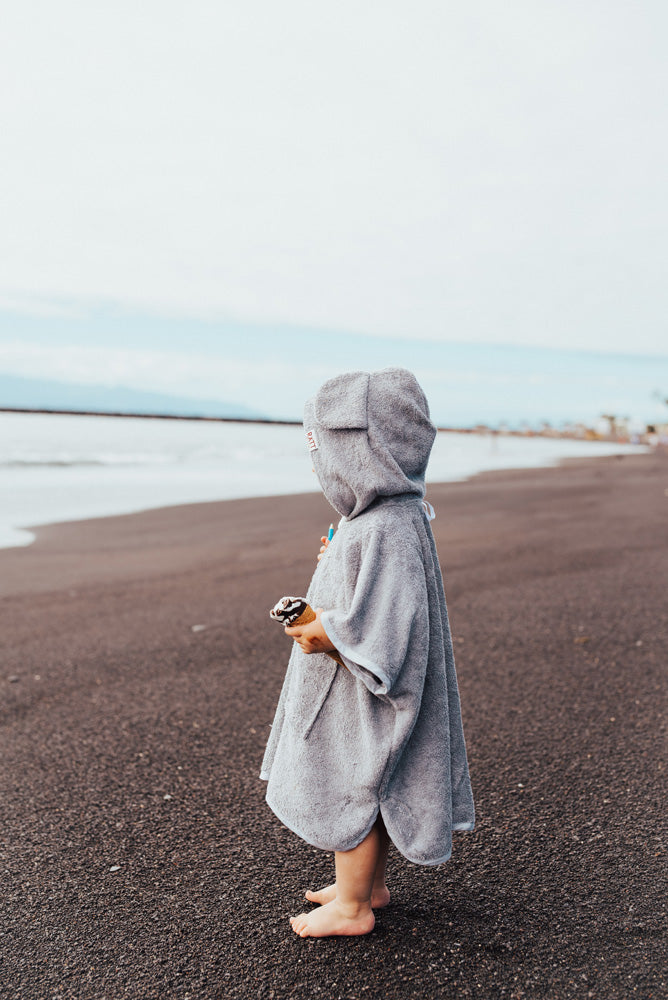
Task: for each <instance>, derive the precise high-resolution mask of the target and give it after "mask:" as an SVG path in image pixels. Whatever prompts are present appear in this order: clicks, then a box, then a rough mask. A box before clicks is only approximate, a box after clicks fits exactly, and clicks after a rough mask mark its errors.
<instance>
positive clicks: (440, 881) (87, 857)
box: [0, 454, 668, 1000]
mask: <svg viewBox="0 0 668 1000" xmlns="http://www.w3.org/2000/svg"><path fill="white" fill-rule="evenodd" d="M667 489H668V457H667V456H665V455H661V454H654V455H648V456H642V455H641V456H631V457H623V458H614V457H613V458H601V459H596V460H590V461H572V462H569V463H566V464H564V465H562V466H560V467H559V468H553V469H546V470H540V469H539V470H530V471H518V472H503V473H498V472H497V473H485V474H482V475H479V476H477V477H476V478H475V479H473V480H471V481H469V482H465V483H451V484H445V485H442V486H438V487H431V488H430V490H429V499H430V500H431V502H432V503H433V504H434V506H435V507H436V511H437V519H436V521H434V522H433V527H434V531H435V534H436V539H437V543H438V547H439V552H440V556H441V561H442V565H443V570H444V576H445V582H446V594H447V598H448V605H449V610H450V617H451V624H452V630H453V635H454V641H455V651H456V656H457V668H458V674H459V684H460V690H461V697H462V708H463V716H464V725H465V731H466V736H467V742H468V748H469V758H470V766H471V777H472V782H473V788H474V794H475V797H476V807H477V828H476V830H475V832H474V833H470V834H457V835H456V836H455V844H454V854H453V858H452V860H451V861H450V862H448V863H447V864H446V865H443V866H440V867H436V868H420V867H418V866H414V865H411V864H409V863H407V862H406V861H405V860H404V859H403V858H401V857H400V856H399V855H397V853H396V851H394V850H392V851H391V854H390V866H389V885H390V888H391V890H392V893H393V899H392V902H391V904H390V906H388V907H387V908H386V909H384V910H380V911H378V913H377V923H376V928H375V930H374V931H373V933H372V934H370V935H369V936H368V937H363V938H338V939H336V938H330V939H322V940H314V939H301V938H298V937H297V936H296V935H295V934H294V933H293V932H292V930H291V929H290V924H289V922H288V917H289V915H291V914H295V913H299V912H300V911H302V910H303V909H308V908H310V904H308V903H305V902H304V901H303V892H304V890H305V889H306V888H308V887H312V888H319V887H321V886H322V885H325V884H327V882H328V881H330V876H331V870H332V863H333V859H332V858H331V857H329V856H327V855H325V854H323V853H322V852H320V851H317V850H314V849H312V848H310V847H309V846H308V845H306V844H304V843H303V842H301V841H300V840H299V839H298V838H297V837H295V836H294V835H293V834H292V833H290V832H289V831H288V830H286V829H284V828H283V827H282V826H281V825H280V823H279V822H278V820H277V819H276V818H275V817H274V816H273V814H272V813H271V812H270V810H269V809H268V807H267V806H266V804H265V802H264V791H265V785H264V783H263V782H260V781H259V779H258V772H259V767H260V762H261V760H262V755H263V750H264V746H265V742H266V739H267V734H268V727H269V724H270V722H271V719H272V717H273V713H274V709H275V706H276V701H277V698H278V693H279V690H280V686H281V682H282V679H283V674H284V670H285V666H286V663H287V656H288V652H289V642H288V640H286V638H285V636H284V635H283V633H282V631H281V629H279V628H277V627H276V625H275V623H274V622H272V621H271V620H270V619H269V616H268V610H269V608H271V607H272V606H273V605H274V604H275V602H276V601H277V600H278V598H279V597H280V596H281V595H282V594H286V593H295V594H299V593H303V592H305V591H306V587H307V584H308V581H309V579H310V575H311V573H312V571H313V568H314V566H315V563H316V555H317V552H318V549H319V547H320V536H321V535H322V534H323V532H324V531H326V528H327V525H328V524H329V522H330V521H331V519H332V516H331V509H330V508H329V506H328V505H327V504H326V502H325V501H324V499H322V498H320V497H318V496H315V495H304V496H299V497H292V498H291V497H279V498H273V499H259V500H258V499H255V500H251V501H230V502H226V503H211V504H197V505H189V506H182V507H173V508H168V509H164V510H158V511H150V512H146V513H140V514H133V515H127V516H124V517H116V518H107V519H101V520H95V521H86V522H80V523H73V524H67V525H54V526H51V527H47V528H41V529H39V531H38V536H37V541H36V542H35V543H34V544H33V545H32V546H29V547H28V548H19V549H8V550H2V551H0V616H1V628H0V697H1V703H0V704H1V709H0V715H1V726H0V757H1V760H2V769H1V778H0V782H1V783H0V829H1V843H0V870H1V872H2V882H1V886H2V891H1V893H0V900H1V903H0V906H1V907H2V911H3V912H2V920H1V922H0V996H1V997H3V998H5V997H7V998H12V1000H24V998H26V1000H27V998H30V1000H89V998H96V1000H102V998H106V1000H121V998H126V997H132V998H156V1000H157V998H160V1000H172V998H180V1000H188V998H189V1000H214V998H216V1000H226V998H237V997H238V998H247V997H248V998H258V1000H270V998H275V1000H279V998H280V1000H283V998H296V1000H318V998H322V1000H337V998H346V1000H353V998H356V1000H371V998H378V1000H380V998H383V1000H399V998H416V1000H418V998H419V1000H425V998H450V997H452V998H455V997H456V998H460V997H477V998H480V1000H487V998H527V1000H540V998H545V1000H559V998H578V1000H579V998H589V997H594V998H597V1000H599V998H600V1000H616V998H619V1000H622V998H624V1000H627V998H630V997H637V998H642V1000H649V998H656V1000H658V998H663V997H666V996H668V982H667V974H666V965H667V963H666V959H667V957H668V955H667V948H666V913H665V910H666V899H667V893H666V888H667V887H666V879H665V874H666V868H667V864H666V826H667V820H666V815H667V810H666V801H667V797H666V729H665V710H666V691H667V677H666V675H667V670H666V665H667V663H668V636H667V632H668V624H667V619H668V612H667V601H666V593H667V592H668V495H667V494H666V490H667Z"/></svg>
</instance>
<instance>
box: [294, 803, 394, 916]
mask: <svg viewBox="0 0 668 1000" xmlns="http://www.w3.org/2000/svg"><path fill="white" fill-rule="evenodd" d="M376 826H377V827H378V832H379V834H380V850H379V853H378V863H377V864H376V871H375V873H374V878H373V886H372V888H371V906H372V908H373V909H374V910H380V909H381V908H382V907H383V906H387V904H388V903H389V901H390V890H389V889H388V888H387V886H386V885H385V872H386V868H387V852H388V850H389V847H390V838H389V835H388V832H387V830H386V829H385V824H384V823H383V818H382V816H381V815H380V813H378V818H377V819H376ZM305 895H306V898H307V899H308V900H309V902H311V903H321V904H322V905H323V906H324V904H325V903H329V902H331V900H332V899H334V898H335V897H336V882H333V883H332V885H328V886H325V888H324V889H319V890H318V891H317V892H313V890H311V889H307V890H306V893H305Z"/></svg>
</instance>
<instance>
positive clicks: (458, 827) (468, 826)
mask: <svg viewBox="0 0 668 1000" xmlns="http://www.w3.org/2000/svg"><path fill="white" fill-rule="evenodd" d="M264 774H266V772H265V771H263V772H262V773H261V774H260V779H261V780H262V781H268V776H267V777H263V775H264ZM265 798H266V797H265ZM266 802H267V805H268V806H269V808H270V809H271V811H272V812H273V814H274V815H275V816H276V818H277V819H278V820H280V822H281V823H282V824H283V826H284V827H286V828H287V829H288V830H290V831H291V832H292V833H294V834H296V835H297V836H298V837H300V838H301V839H302V840H303V841H305V842H306V843H307V844H310V845H311V847H317V848H318V850H319V851H329V852H332V851H333V852H335V853H338V852H341V853H345V852H346V851H352V850H353V848H355V847H359V845H360V844H361V843H362V841H363V840H364V838H365V837H367V836H368V835H369V834H370V833H371V830H372V828H373V825H374V823H375V822H376V819H377V818H378V815H379V813H380V814H381V815H382V810H381V809H380V807H379V808H378V809H376V812H375V814H374V817H373V819H372V820H371V823H370V824H369V826H368V827H367V829H366V831H365V832H364V833H363V834H362V836H361V837H359V839H356V840H355V843H354V844H351V845H350V846H349V847H331V846H329V845H325V844H322V843H318V841H317V840H314V839H313V838H312V837H310V836H309V837H307V836H306V834H305V833H304V832H303V831H302V830H299V829H298V828H297V827H296V826H295V825H294V824H292V823H288V821H287V820H286V819H285V818H284V817H283V816H282V815H281V814H280V812H279V811H278V809H276V806H274V805H272V804H271V802H270V801H269V799H268V798H266ZM474 826H475V824H474V823H457V824H455V825H454V826H453V827H451V829H452V831H453V833H454V832H456V831H462V830H473V828H474ZM390 839H391V838H390ZM391 842H392V845H393V846H394V847H395V848H396V850H398V851H399V848H398V847H397V846H396V844H395V843H394V841H391ZM399 853H400V854H401V855H402V857H404V858H405V859H406V861H410V863H411V864H413V865H425V866H433V865H443V864H445V862H446V861H449V860H450V858H451V857H452V847H451V848H450V850H449V851H448V853H447V854H444V855H443V856H442V857H440V858H436V859H434V860H429V861H425V859H424V858H415V857H411V856H410V855H408V854H406V853H405V851H404V850H401V851H399Z"/></svg>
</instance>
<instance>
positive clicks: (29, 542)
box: [0, 445, 652, 553]
mask: <svg viewBox="0 0 668 1000" xmlns="http://www.w3.org/2000/svg"><path fill="white" fill-rule="evenodd" d="M632 447H634V448H635V447H637V448H638V452H637V454H635V453H634V452H630V451H624V452H621V451H620V452H612V453H610V452H608V453H607V454H604V455H578V456H564V457H560V458H556V459H554V460H553V461H552V462H548V463H547V464H543V465H529V466H527V465H517V466H513V465H508V466H501V467H499V468H492V469H480V470H478V471H476V472H473V473H471V474H470V475H467V476H463V477H456V478H452V479H441V480H438V481H434V482H428V483H427V493H428V492H429V490H430V489H433V488H435V487H439V486H443V485H446V484H450V483H460V482H468V481H470V480H472V479H474V478H475V477H477V476H486V475H504V474H506V473H513V472H525V473H531V472H535V471H538V470H541V469H551V468H558V467H559V466H561V465H567V464H569V463H571V462H575V463H587V462H600V461H604V460H605V459H609V458H631V459H632V458H638V457H641V456H643V455H647V454H651V453H652V452H649V451H648V450H647V447H646V446H645V445H637V446H632ZM320 493H321V490H320V487H319V486H317V485H316V486H315V488H314V489H313V490H300V491H296V492H295V493H265V494H255V493H251V494H249V495H247V496H234V497H225V498H218V499H211V500H207V499H203V500H195V501H184V502H180V503H179V502H177V503H166V504H160V505H158V506H155V505H151V506H147V507H144V506H141V507H138V508H136V509H132V510H128V511H124V512H123V511H121V512H117V513H113V512H112V513H109V514H92V515H91V516H90V517H78V518H67V519H65V520H56V521H41V522H39V523H33V524H26V525H20V526H12V529H11V530H13V531H19V532H21V533H23V534H28V535H29V536H31V537H29V538H27V539H25V540H23V539H21V540H19V541H16V542H14V543H13V544H10V545H2V544H0V553H1V552H3V551H6V550H8V549H25V548H31V547H33V546H34V545H35V543H36V541H37V539H38V537H39V534H40V533H41V532H43V531H44V530H45V529H51V528H56V527H57V526H58V525H73V524H79V523H86V522H90V521H100V520H107V519H109V518H116V517H130V516H132V515H133V514H146V513H150V512H152V511H159V510H166V509H173V508H179V507H191V506H197V505H199V504H217V503H230V502H233V501H239V502H247V501H249V500H254V499H262V500H271V499H273V498H276V497H285V496H308V495H312V494H320Z"/></svg>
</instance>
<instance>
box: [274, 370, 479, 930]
mask: <svg viewBox="0 0 668 1000" xmlns="http://www.w3.org/2000/svg"><path fill="white" fill-rule="evenodd" d="M304 427H305V430H306V434H307V440H308V444H309V449H310V451H311V457H312V461H313V465H314V469H315V472H316V473H317V476H318V479H319V481H320V485H321V486H322V489H323V492H324V494H325V496H326V498H327V500H328V501H329V502H330V504H331V505H332V507H334V509H335V510H336V511H337V512H338V513H339V514H340V515H341V521H340V523H339V526H338V530H337V531H336V534H335V535H334V538H333V539H332V541H331V543H329V544H328V545H327V546H326V548H325V549H324V552H323V550H321V553H322V556H321V558H320V559H319V562H318V565H317V567H316V570H315V573H314V575H313V579H312V581H311V584H310V587H309V590H308V593H307V594H306V598H307V600H308V601H309V603H310V604H311V606H312V607H313V608H314V610H316V612H317V615H316V620H315V621H313V622H311V623H310V624H309V625H305V626H303V627H292V628H286V629H285V631H286V633H287V634H288V635H289V636H290V637H291V638H292V639H294V640H295V645H294V648H293V651H292V655H291V657H290V662H289V665H288V670H287V674H286V677H285V682H284V684H283V689H282V691H281V696H280V699H279V702H278V707H277V709H276V716H275V719H274V723H273V726H272V729H271V734H270V737H269V741H268V744H267V748H266V751H265V755H264V761H263V764H262V771H261V774H260V777H261V778H262V779H263V780H266V781H267V782H268V784H267V802H268V804H269V806H270V807H271V809H273V811H274V812H275V814H276V815H277V816H278V818H279V819H280V820H281V821H282V822H283V823H284V824H285V826H287V827H288V828H289V829H290V830H292V831H293V832H294V833H296V834H297V835H298V836H300V837H301V838H302V839H303V840H305V841H306V842H307V843H309V844H312V845H313V846H314V847H318V848H321V849H322V850H325V851H332V852H335V867H336V881H335V883H334V884H333V885H330V886H328V887H327V888H325V889H321V890H320V891H319V892H311V891H307V893H306V898H307V899H309V900H310V901H311V902H315V903H320V904H321V906H320V907H319V908H317V909H313V910H312V911H311V912H310V913H302V914H300V915H299V916H296V917H291V920H290V922H291V924H292V928H293V930H294V931H295V932H296V933H297V934H299V935H300V936H301V937H308V936H311V937H324V936H326V935H331V934H367V933H369V931H371V930H372V929H373V927H374V923H375V918H374V914H373V910H374V908H378V907H381V906H385V905H387V903H388V902H389V899H390V894H389V891H388V889H387V886H386V885H385V863H386V859H387V851H388V846H389V842H390V840H391V841H392V843H393V844H394V845H395V847H396V848H397V849H398V850H399V851H400V852H401V854H403V855H404V857H406V858H408V860H409V861H413V862H415V863H417V864H423V865H438V864H441V863H442V862H444V861H447V860H448V858H449V857H450V854H451V851H452V831H453V830H472V829H473V825H474V809H473V797H472V794H471V784H470V781H469V772H468V763H467V759H466V748H465V745H464V734H463V730H462V720H461V713H460V706H459V694H458V690H457V679H456V675H455V663H454V657H453V652H452V641H451V638H450V629H449V625H448V615H447V610H446V605H445V597H444V593H443V582H442V578H441V571H440V567H439V563H438V556H437V555H436V548H435V545H434V539H433V535H432V532H431V528H430V526H429V521H428V517H427V514H426V508H425V505H424V504H423V503H422V499H423V496H424V490H425V485H424V477H425V471H426V468H427V460H428V458H429V453H430V451H431V447H432V444H433V442H434V437H435V435H436V429H435V427H434V425H433V424H432V423H431V421H430V419H429V408H428V406H427V401H426V399H425V396H424V393H423V392H422V390H421V389H420V386H419V385H418V383H417V381H416V379H415V377H414V376H413V375H412V374H411V373H410V372H408V371H406V370H405V369H403V368H386V369H384V370H383V371H378V372H372V373H371V374H369V373H366V372H350V373H348V374H345V375H338V376H336V377H335V378H332V379H330V380H329V381H328V382H325V384H324V385H323V386H322V387H321V389H320V390H319V392H318V393H317V394H316V396H315V397H314V398H313V399H312V400H309V401H308V402H307V403H306V407H305V413H304ZM323 609H324V610H323ZM332 649H337V650H338V652H339V653H340V655H341V658H342V659H343V661H344V663H345V667H342V666H341V665H340V664H338V663H336V661H334V660H333V659H332V658H331V657H329V656H327V655H325V654H326V652H327V650H332Z"/></svg>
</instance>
